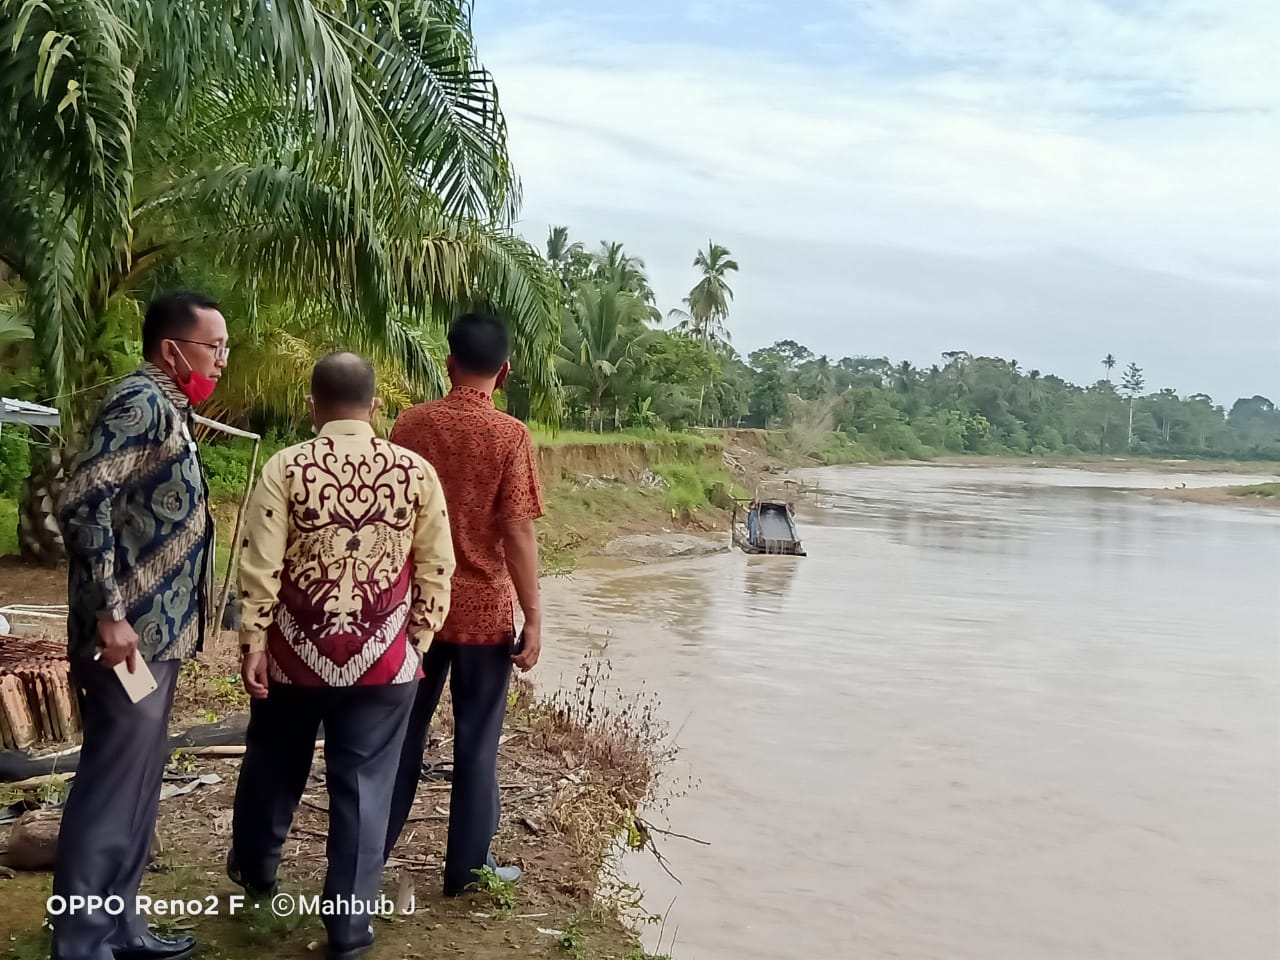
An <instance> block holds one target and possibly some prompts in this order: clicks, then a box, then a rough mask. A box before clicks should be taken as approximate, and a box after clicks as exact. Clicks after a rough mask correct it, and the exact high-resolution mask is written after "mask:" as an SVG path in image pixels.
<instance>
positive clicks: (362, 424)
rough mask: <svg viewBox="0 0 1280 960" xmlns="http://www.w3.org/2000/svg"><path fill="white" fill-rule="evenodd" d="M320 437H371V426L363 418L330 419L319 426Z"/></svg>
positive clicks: (372, 435)
mask: <svg viewBox="0 0 1280 960" xmlns="http://www.w3.org/2000/svg"><path fill="white" fill-rule="evenodd" d="M319 435H320V436H322V437H369V438H373V437H374V436H376V434H375V433H374V432H373V426H372V425H371V424H369V423H368V422H367V421H365V420H330V421H329V422H328V423H326V424H325V425H324V426H323V427H321V428H320V433H319Z"/></svg>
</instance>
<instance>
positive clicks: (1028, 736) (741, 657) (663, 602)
mask: <svg viewBox="0 0 1280 960" xmlns="http://www.w3.org/2000/svg"><path fill="white" fill-rule="evenodd" d="M805 479H806V482H807V483H811V484H816V485H817V486H818V488H819V489H818V491H817V493H816V494H815V495H814V496H812V497H811V498H808V499H807V500H806V502H804V503H803V504H802V505H801V508H800V510H799V516H798V520H799V525H800V532H801V535H802V537H803V538H804V544H805V548H806V549H807V550H808V552H809V556H808V557H805V558H784V557H747V556H745V555H743V554H741V553H740V552H734V553H725V554H721V555H718V556H713V557H709V558H705V559H701V560H690V561H683V562H676V563H668V564H664V565H660V566H633V567H629V568H626V569H612V570H596V571H585V572H582V573H579V574H578V575H576V576H574V577H573V578H572V579H565V580H559V581H553V582H551V583H550V584H549V585H548V586H547V588H546V606H547V623H548V625H549V628H548V632H547V637H546V641H547V643H548V645H549V647H551V649H549V651H548V653H549V655H548V657H547V659H546V661H545V664H546V665H545V667H543V668H540V669H541V671H542V672H543V673H544V677H543V679H544V682H551V683H554V682H555V679H556V677H558V676H564V677H566V678H567V677H568V676H570V675H571V674H572V673H573V670H574V667H575V665H576V663H577V662H578V661H579V660H580V658H581V657H582V655H583V654H584V653H585V652H587V651H589V650H591V649H598V648H599V646H600V645H601V644H602V643H603V642H605V641H606V640H607V641H608V656H609V657H610V659H611V660H612V663H613V678H614V682H615V683H616V684H618V685H619V686H620V687H621V688H623V689H627V690H632V689H637V688H638V687H639V684H640V683H641V682H642V681H643V682H644V683H645V685H646V687H647V688H649V689H654V690H657V691H659V692H660V696H661V700H662V708H661V709H662V713H663V715H664V717H665V718H666V719H667V721H668V722H669V723H670V724H671V726H672V729H673V732H676V731H678V743H679V746H680V748H681V757H680V761H679V763H678V764H677V765H676V768H675V769H674V770H673V776H674V777H676V778H679V777H682V776H685V775H690V774H691V775H692V776H693V777H694V778H696V779H697V781H698V785H697V787H696V789H694V790H693V791H691V792H689V793H687V794H686V795H684V796H682V797H678V798H677V799H676V800H675V801H674V802H673V803H672V805H671V807H670V809H669V811H668V812H667V816H668V817H669V821H670V825H671V827H672V828H673V829H675V830H677V831H679V832H680V833H685V834H690V835H693V836H696V837H698V838H700V839H702V840H704V841H707V843H708V844H709V845H708V846H705V847H704V846H698V845H694V844H691V843H688V842H685V841H680V840H665V841H663V842H662V849H663V850H664V852H665V854H666V855H667V856H668V857H669V859H670V861H671V867H672V870H673V871H674V872H675V873H676V874H677V876H678V877H679V878H680V880H681V884H676V883H675V882H673V881H672V880H670V879H669V878H667V877H666V875H665V874H664V873H663V872H662V871H661V870H660V869H659V868H658V867H657V866H656V864H655V863H654V862H653V861H652V859H651V858H646V857H632V858H630V860H629V862H628V864H627V871H628V875H629V877H630V878H631V879H633V880H634V881H635V882H637V883H639V884H640V885H641V886H642V887H643V888H644V890H645V891H646V906H647V907H648V908H649V909H651V910H653V911H656V912H662V913H666V914H667V919H666V922H665V926H664V927H663V928H662V947H663V949H664V951H665V950H667V949H669V948H670V949H671V952H672V953H673V954H674V956H675V957H676V958H677V960H756V958H759V960H784V958H819V957H822V958H826V957H840V958H844V957H849V958H854V957H866V958H876V960H879V958H904V960H926V958H927V960H968V958H972V960H1005V958H1007V960H1083V958H1092V960H1184V958H1185V960H1272V958H1275V957H1277V956H1280V587H1278V582H1280V581H1278V573H1280V514H1274V513H1269V512H1263V511H1260V510H1248V509H1241V508H1228V507H1208V506H1201V505H1191V504H1180V503H1174V502H1167V501H1154V500H1152V499H1150V498H1147V497H1145V496H1142V495H1141V494H1138V493H1134V492H1128V491H1125V490H1121V489H1117V487H1119V486H1120V485H1125V486H1129V487H1142V486H1151V487H1168V486H1176V485H1177V484H1178V483H1183V482H1185V483H1186V484H1187V485H1188V486H1192V485H1213V484H1220V483H1230V482H1236V483H1239V482H1241V480H1240V478H1239V477H1235V478H1231V477H1226V478H1224V477H1213V476H1205V475H1187V476H1171V475H1168V474H1161V475H1145V474H1138V473H1120V472H1089V471H1082V470H1074V469H1036V468H1016V469H1003V468H996V469H990V468H983V469H966V468H954V467H902V468H897V467H886V468H873V469H868V468H832V469H827V470H820V471H814V472H811V473H809V474H807V475H806V477H805ZM663 822H666V821H663ZM673 938H674V940H675V943H674V948H671V943H672V939H673ZM646 939H647V941H648V945H649V948H650V949H654V948H655V947H656V946H657V944H658V931H657V930H656V929H651V930H649V931H648V932H647V934H646Z"/></svg>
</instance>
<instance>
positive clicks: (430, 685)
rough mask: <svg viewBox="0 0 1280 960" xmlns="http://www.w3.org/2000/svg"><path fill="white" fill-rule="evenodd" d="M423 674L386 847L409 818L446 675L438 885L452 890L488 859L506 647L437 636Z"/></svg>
mask: <svg viewBox="0 0 1280 960" xmlns="http://www.w3.org/2000/svg"><path fill="white" fill-rule="evenodd" d="M422 673H423V677H422V679H421V680H419V681H418V697H417V700H416V701H415V703H414V705H413V716H412V717H411V718H410V719H409V727H408V730H407V731H406V733H405V738H404V753H403V756H401V758H400V771H399V773H398V774H397V776H396V784H395V793H394V794H393V795H392V798H391V817H390V822H389V827H388V830H387V842H386V850H385V854H386V856H387V857H388V858H390V856H391V851H392V849H393V848H394V847H395V845H396V842H397V841H398V840H399V839H400V833H401V831H403V830H404V825H405V823H406V822H407V821H408V819H409V811H410V809H411V808H412V807H413V800H414V797H415V796H416V794H417V792H418V779H419V775H420V773H421V771H422V753H423V750H424V749H426V745H427V734H428V731H429V730H430V727H431V718H432V716H433V715H434V714H435V712H436V707H437V706H439V704H440V695H441V694H442V693H443V692H444V684H445V680H446V679H448V680H449V690H450V693H451V694H452V696H453V732H454V740H453V788H452V790H451V791H450V798H449V842H448V846H447V848H446V850H445V861H444V892H445V893H446V894H450V895H452V894H458V893H461V892H462V891H463V890H465V889H466V887H467V886H468V885H469V884H472V883H475V881H476V876H475V871H477V870H479V869H480V868H481V867H483V866H485V865H486V864H488V865H492V863H491V854H490V851H489V847H490V845H491V844H492V843H493V837H494V834H496V833H497V832H498V822H499V817H500V815H501V812H502V802H501V792H500V790H499V789H498V741H499V740H500V739H501V737H502V722H503V720H505V719H506V715H507V688H508V686H509V685H510V682H511V649H510V647H509V646H508V645H507V644H505V643H503V644H496V645H491V646H480V645H469V644H459V643H446V642H444V641H441V640H436V641H435V642H434V643H432V644H431V646H430V647H429V648H428V649H427V653H426V655H425V656H424V657H423V658H422Z"/></svg>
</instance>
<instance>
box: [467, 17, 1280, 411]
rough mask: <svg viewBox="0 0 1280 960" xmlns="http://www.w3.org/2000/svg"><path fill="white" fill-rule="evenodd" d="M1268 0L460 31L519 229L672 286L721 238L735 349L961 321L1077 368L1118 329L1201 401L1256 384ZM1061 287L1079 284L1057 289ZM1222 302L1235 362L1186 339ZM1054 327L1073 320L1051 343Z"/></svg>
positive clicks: (827, 341) (875, 340)
mask: <svg viewBox="0 0 1280 960" xmlns="http://www.w3.org/2000/svg"><path fill="white" fill-rule="evenodd" d="M712 6H714V5H712ZM1273 6H1274V7H1278V8H1280V4H1274V5H1273V4H1270V3H1267V4H1261V3H1254V2H1241V3H1235V4H1222V5H1221V9H1219V8H1218V7H1217V6H1214V7H1210V6H1207V5H1205V4H1203V3H1200V2H1199V0H1171V2H1170V3H1168V4H1162V5H1159V6H1152V7H1150V8H1144V9H1143V10H1141V11H1139V12H1137V13H1134V12H1130V13H1128V14H1123V13H1119V12H1117V11H1116V10H1115V9H1114V8H1113V7H1110V6H1108V5H1105V4H1102V3H1100V2H1097V0H1080V2H1078V3H1077V2H1074V0H1028V2H1026V3H1021V4H1019V3H1013V2H1001V3H997V2H995V0H903V2H897V0H895V2H892V3H890V2H887V0H886V2H880V0H872V2H857V3H854V4H853V7H854V9H855V10H856V11H857V12H858V13H859V14H860V15H861V16H863V17H864V18H866V19H865V20H862V21H852V20H842V21H833V22H832V23H831V24H829V25H828V27H827V29H826V30H825V34H826V36H827V37H828V39H829V40H830V41H831V42H838V41H839V37H840V34H839V29H837V28H838V27H840V26H843V27H845V28H847V29H854V28H858V27H861V28H864V29H865V28H866V25H867V23H870V24H872V25H873V26H874V27H876V28H877V29H878V30H879V31H880V33H879V34H878V35H877V36H876V41H877V43H879V44H882V46H883V50H884V56H885V57H887V56H888V55H889V53H891V52H892V53H894V55H896V56H899V57H901V56H905V55H908V54H909V55H910V56H915V57H923V58H929V59H928V60H917V61H904V60H899V61H897V62H892V61H886V60H885V59H884V58H883V57H882V58H881V59H880V60H879V62H877V63H876V64H874V65H870V64H867V63H866V62H865V58H860V59H859V60H858V62H846V63H843V64H837V65H834V66H833V65H831V64H829V63H825V62H822V63H819V62H808V61H806V60H805V59H804V58H803V57H799V56H793V57H792V58H791V59H790V60H788V59H786V58H785V57H784V56H782V55H781V54H774V55H772V56H766V55H762V54H761V53H760V52H759V51H756V50H746V49H741V50H735V49H731V48H726V47H720V48H712V47H709V46H694V45H690V44H681V43H676V42H639V41H628V40H625V39H624V40H619V39H616V37H614V38H611V36H610V35H605V34H603V33H597V32H595V31H594V30H592V29H590V28H583V27H582V26H580V25H579V26H575V25H573V24H565V23H561V24H556V23H547V24H542V25H539V26H536V27H533V28H521V29H508V30H506V31H500V32H498V33H497V34H496V35H494V36H488V37H486V36H483V35H482V37H481V40H482V42H483V52H484V56H485V60H486V63H487V65H488V66H490V68H491V69H493V70H494V72H495V74H496V76H497V77H498V80H499V83H500V86H501V90H502V97H503V105H504V108H505V110H506V111H507V114H508V117H509V120H510V122H511V127H512V149H513V152H514V154H515V159H516V162H517V165H518V169H519V171H520V173H521V176H522V178H523V180H524V183H525V194H526V203H525V218H526V227H527V230H526V232H527V233H528V234H529V235H530V236H531V238H533V239H537V240H539V241H540V240H541V239H542V238H543V236H544V235H545V229H546V226H545V225H546V224H547V223H549V222H555V223H566V224H568V225H570V227H571V228H573V230H574V231H575V234H576V235H577V236H578V237H579V238H580V239H584V240H586V241H587V242H588V243H594V242H595V241H596V240H598V239H605V238H607V239H611V240H612V239H619V240H622V241H624V242H625V243H627V245H628V247H629V248H631V249H633V250H634V251H635V252H637V253H639V254H641V255H643V256H644V257H645V258H646V259H647V260H648V261H649V263H650V265H651V267H652V268H653V272H654V276H655V281H656V286H657V289H658V292H659V295H660V296H661V297H662V298H663V299H664V300H665V301H666V303H667V304H670V305H674V304H675V303H677V302H678V300H679V298H680V297H681V296H682V295H683V293H684V292H685V290H687V288H688V286H689V285H690V284H691V283H692V280H693V277H692V272H691V269H690V267H689V261H690V260H691V259H692V255H693V251H694V249H695V247H697V246H698V245H701V244H705V243H706V240H707V237H708V235H711V236H714V237H715V239H716V240H717V241H721V242H727V243H729V245H730V246H731V247H733V249H734V252H735V254H737V255H738V259H739V260H740V261H742V263H743V273H742V275H741V277H740V278H739V280H738V283H737V289H738V297H737V302H736V306H735V312H734V315H733V324H734V327H735V328H736V329H737V330H738V331H739V336H738V338H737V339H738V341H739V343H740V344H742V345H743V346H745V347H747V348H750V347H754V346H758V345H761V344H763V343H767V342H769V341H771V340H773V339H776V338H777V337H778V336H781V335H783V334H784V332H785V334H786V335H791V336H795V337H797V338H798V339H805V338H806V337H808V338H809V339H810V341H811V344H812V345H813V346H814V347H815V348H816V349H818V350H824V351H828V352H832V353H835V354H837V355H840V354H842V353H881V352H893V353H896V354H903V355H908V356H913V357H916V358H920V359H924V358H927V357H929V356H932V355H934V354H936V353H937V352H938V351H940V350H943V349H948V348H952V347H957V346H967V345H968V344H967V343H966V340H967V338H970V337H973V338H979V337H980V338H982V339H983V342H984V346H982V347H981V348H979V347H976V346H975V347H974V348H975V349H985V350H989V351H1002V352H1005V351H1008V350H1011V349H1014V348H1017V349H1018V350H1019V351H1020V352H1021V353H1022V356H1021V357H1020V359H1022V360H1023V362H1024V363H1026V364H1028V365H1030V366H1040V367H1041V368H1043V369H1046V370H1050V369H1053V370H1060V371H1061V372H1062V373H1063V374H1065V375H1068V376H1072V377H1076V378H1081V379H1083V378H1087V377H1092V376H1093V375H1094V373H1095V372H1096V371H1095V370H1094V367H1095V366H1096V364H1095V363H1094V360H1095V359H1096V358H1095V357H1094V354H1098V355H1099V356H1100V355H1101V353H1099V352H1098V351H1099V350H1101V351H1102V352H1103V353H1105V352H1107V351H1112V352H1116V353H1117V355H1121V353H1122V352H1125V351H1128V354H1129V355H1131V356H1132V358H1133V359H1137V360H1138V361H1139V363H1143V364H1144V365H1145V366H1147V367H1148V368H1149V372H1150V373H1151V374H1152V376H1153V377H1154V378H1155V379H1158V380H1161V381H1162V382H1176V383H1177V384H1178V385H1179V386H1182V387H1184V389H1188V390H1191V389H1199V388H1200V385H1203V386H1204V387H1207V388H1209V389H1211V390H1214V391H1216V392H1217V393H1221V394H1223V395H1225V394H1226V393H1228V392H1233V391H1234V392H1254V391H1262V390H1271V391H1272V392H1280V391H1278V390H1277V386H1278V385H1277V379H1278V378H1277V374H1276V373H1275V371H1276V369H1277V368H1278V367H1280V333H1278V332H1277V330H1276V327H1275V325H1274V320H1273V317H1274V314H1275V309H1274V308H1275V307H1276V306H1277V305H1280V300H1278V298H1280V292H1278V291H1280V287H1278V286H1277V284H1276V274H1277V270H1276V268H1277V266H1280V258H1278V254H1280V189H1278V188H1277V185H1276V178H1275V176H1274V170H1275V169H1276V166H1277V161H1280V132H1278V129H1277V116H1280V109H1278V107H1277V103H1276V99H1277V98H1278V97H1280V83H1271V84H1270V85H1269V86H1268V83H1267V82H1266V81H1268V80H1269V79H1270V78H1274V77H1275V75H1276V72H1277V68H1276V66H1275V65H1274V64H1273V63H1272V62H1271V60H1270V59H1268V58H1266V57H1264V56H1259V51H1263V52H1265V48H1266V46H1267V43H1268V41H1269V40H1270V42H1271V43H1272V45H1274V42H1275V39H1276V38H1277V37H1278V36H1280V18H1278V17H1277V15H1276V14H1275V13H1273V12H1272V7H1273ZM705 12H706V13H707V14H708V15H711V14H712V13H714V11H713V10H712V8H711V7H707V8H706V10H705ZM865 42H866V41H865V38H864V43H865ZM903 51H907V54H904V53H903ZM873 66H874V69H873ZM926 67H927V69H926ZM1251 80H1254V81H1256V83H1251V82H1250V81H1251ZM1067 250H1074V251H1082V252H1084V254H1086V256H1084V257H1081V256H1079V255H1076V254H1070V255H1068V254H1065V253H1064V252H1063V251H1067ZM815 251H821V253H820V254H819V253H816V252H815ZM1098 261H1105V262H1107V263H1108V264H1109V265H1108V266H1106V268H1105V269H1102V268H1099V267H1098V266H1097V263H1098ZM867 263H876V264H879V265H880V267H879V268H878V269H872V270H868V269H865V266H866V264H867ZM1126 270H1127V271H1128V273H1127V274H1126V275H1127V276H1128V277H1129V279H1128V280H1126V281H1123V282H1122V281H1121V280H1120V279H1119V277H1118V275H1117V273H1116V271H1119V272H1120V273H1124V272H1125V271H1126ZM1027 276H1031V277H1034V278H1036V283H1037V284H1038V286H1032V287H1028V286H1027V283H1026V277H1027ZM854 282H856V284H857V286H856V288H855V287H853V286H852V283H854ZM1081 284H1093V285H1094V291H1093V292H1094V293H1096V294H1097V295H1096V296H1090V295H1088V294H1089V291H1084V292H1083V293H1082V294H1081V295H1079V296H1075V295H1071V296H1067V294H1068V293H1070V292H1072V291H1076V290H1078V289H1079V287H1080V285H1081ZM1116 290H1123V301H1124V305H1125V309H1124V311H1123V313H1122V314H1118V315H1114V316H1113V315H1112V311H1110V310H1108V309H1107V308H1106V298H1105V295H1104V294H1105V292H1106V291H1111V292H1112V293H1114V292H1115V291H1116ZM1066 304H1070V305H1071V306H1072V308H1073V309H1077V310H1081V311H1084V310H1088V311H1092V315H1091V316H1076V317H1074V318H1073V317H1071V316H1067V315H1064V314H1063V310H1062V307H1063V306H1064V305H1066ZM1189 305H1195V308H1196V310H1198V311H1201V312H1200V313H1198V314H1195V315H1192V314H1190V313H1189V312H1188V309H1187V308H1188V306H1189ZM854 307H856V309H857V313H856V315H851V313H850V311H851V310H852V309H853V308H854ZM797 313H798V314H799V315H796V314H797ZM1208 314H1213V315H1214V316H1209V315H1208ZM854 316H856V321H855V320H854ZM1196 316H1203V317H1204V319H1203V320H1202V321H1197V320H1196ZM1223 316H1229V317H1230V318H1231V321H1232V324H1233V328H1232V329H1233V330H1234V331H1236V332H1237V333H1238V334H1239V335H1240V336H1241V337H1242V338H1243V341H1244V342H1246V343H1249V344H1251V345H1252V348H1246V349H1245V351H1244V353H1245V355H1244V356H1240V355H1239V353H1238V351H1239V350H1240V347H1239V345H1238V344H1234V343H1227V342H1225V341H1222V340H1217V341H1216V342H1215V340H1214V338H1213V337H1212V336H1208V337H1207V336H1206V327H1205V324H1208V328H1207V329H1208V330H1209V331H1210V332H1212V331H1217V330H1220V329H1221V327H1220V325H1219V324H1218V322H1217V320H1218V318H1220V317H1223ZM1101 317H1105V318H1106V319H1105V322H1101V323H1099V322H1098V321H1099V319H1100V318H1101ZM907 318H909V323H908V321H907ZM904 324H907V326H904ZM1054 324H1057V325H1067V326H1071V327H1074V328H1075V330H1076V331H1077V333H1083V332H1085V331H1089V332H1091V333H1092V334H1093V335H1094V336H1095V337H1096V338H1097V339H1095V340H1094V341H1092V342H1088V343H1082V344H1080V345H1079V346H1078V347H1077V348H1075V349H1076V352H1074V353H1073V352H1071V350H1070V349H1068V350H1067V352H1066V353H1064V352H1063V350H1064V349H1065V348H1064V346H1063V345H1062V344H1059V343H1058V338H1057V337H1056V336H1053V335H1051V334H1049V333H1046V332H1045V331H1046V330H1048V329H1049V328H1050V327H1052V326H1053V325H1054ZM908 327H909V332H910V336H909V337H907V336H905V335H904V334H905V333H906V332H908ZM1094 327H1096V329H1091V328H1094ZM1037 331H1039V332H1038V333H1037ZM1006 343H1007V344H1009V346H1008V347H1005V346H1002V344H1006ZM1119 344H1123V346H1120V345H1119ZM1066 346H1067V347H1069V346H1070V345H1069V344H1068V345H1066ZM1037 351H1039V355H1036V354H1037ZM1144 351H1145V352H1144ZM1156 357H1158V358H1159V362H1160V363H1162V364H1164V365H1166V367H1167V369H1165V370H1163V371H1161V370H1157V369H1154V363H1153V362H1152V360H1154V359H1155V358H1156ZM1147 358H1151V359H1150V360H1147ZM1144 360H1146V361H1147V362H1145V363H1144Z"/></svg>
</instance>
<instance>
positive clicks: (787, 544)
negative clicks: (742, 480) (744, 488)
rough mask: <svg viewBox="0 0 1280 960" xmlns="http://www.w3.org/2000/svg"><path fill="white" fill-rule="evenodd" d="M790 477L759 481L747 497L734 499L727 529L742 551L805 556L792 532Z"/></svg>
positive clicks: (793, 485) (792, 484)
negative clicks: (754, 489)
mask: <svg viewBox="0 0 1280 960" xmlns="http://www.w3.org/2000/svg"><path fill="white" fill-rule="evenodd" d="M798 487H799V484H797V483H796V481H794V480H783V481H781V488H780V489H779V487H778V485H777V482H775V483H768V484H766V483H763V482H762V483H760V484H757V486H756V495H755V496H754V497H753V498H751V499H750V500H735V501H734V505H733V519H732V521H731V522H730V528H731V531H732V535H733V545H734V546H735V547H738V548H739V549H740V550H742V552H743V553H751V554H781V555H784V556H793V557H803V556H807V554H806V553H805V552H804V546H803V545H802V544H801V542H800V537H799V535H798V534H797V532H796V520H795V493H796V490H797V489H798Z"/></svg>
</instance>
